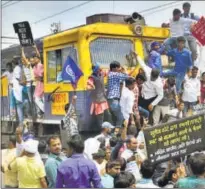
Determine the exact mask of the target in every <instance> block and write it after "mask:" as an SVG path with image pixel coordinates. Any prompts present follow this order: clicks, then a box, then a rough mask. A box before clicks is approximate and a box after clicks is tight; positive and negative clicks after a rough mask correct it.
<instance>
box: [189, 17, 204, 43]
mask: <svg viewBox="0 0 205 189" xmlns="http://www.w3.org/2000/svg"><path fill="white" fill-rule="evenodd" d="M192 35H193V36H194V37H195V38H196V39H198V41H199V42H200V43H201V44H202V45H203V46H204V45H205V18H204V17H201V19H200V20H199V21H198V22H197V23H196V24H195V25H194V26H193V28H192Z"/></svg>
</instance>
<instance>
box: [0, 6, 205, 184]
mask: <svg viewBox="0 0 205 189" xmlns="http://www.w3.org/2000/svg"><path fill="white" fill-rule="evenodd" d="M183 9H184V13H183V14H181V11H180V10H178V9H175V10H174V11H173V19H171V21H170V23H169V24H163V27H167V26H169V27H170V31H171V38H170V39H167V40H166V41H165V42H164V43H163V44H160V43H159V42H153V43H152V44H151V50H150V53H149V57H148V62H147V63H145V62H144V61H143V59H142V58H141V57H140V56H139V55H138V54H137V53H135V52H131V54H130V56H131V57H132V59H133V61H134V62H135V65H136V66H138V65H140V67H141V69H140V70H139V73H138V75H137V76H136V78H133V77H131V76H130V75H131V74H132V73H129V74H127V73H126V69H125V68H123V67H122V66H121V65H120V63H119V62H117V61H113V62H112V63H110V70H109V73H108V75H107V77H108V83H107V86H105V85H104V73H103V71H102V70H101V69H100V67H99V66H98V65H94V66H93V67H92V75H91V76H90V77H89V79H88V82H87V89H88V90H90V91H91V100H92V104H91V108H90V114H92V115H95V118H96V121H97V122H96V125H100V126H101V133H100V134H99V135H97V136H95V137H90V138H88V139H86V140H85V141H84V140H83V139H82V136H81V135H80V134H79V131H78V117H77V115H76V110H75V102H76V100H77V96H73V98H72V102H71V103H70V104H67V105H66V106H65V112H66V115H65V117H64V119H63V120H62V122H63V129H65V130H66V132H67V137H68V143H67V145H68V146H67V147H64V146H62V144H61V139H60V137H59V136H51V137H50V138H49V139H48V141H47V150H48V158H47V159H46V160H45V161H43V160H44V159H43V158H42V156H41V153H40V152H41V151H42V148H44V147H42V145H39V141H38V140H37V139H35V138H34V136H33V135H32V134H30V133H29V132H27V129H26V126H24V127H21V126H19V127H17V129H16V136H11V137H10V140H9V144H8V148H7V149H5V150H3V152H2V159H3V160H2V165H1V171H2V172H3V173H4V186H5V187H7V188H16V187H19V188H47V187H49V188H55V187H56V188H91V187H94V188H160V187H164V188H204V187H205V152H204V151H201V152H198V151H196V152H194V153H192V154H189V155H186V156H183V157H179V158H178V157H177V158H173V159H170V160H169V161H166V162H163V163H158V164H153V163H151V161H150V160H149V158H148V155H147V149H146V142H145V136H144V133H143V131H144V129H145V128H147V127H152V126H156V125H159V124H160V123H163V122H168V121H170V120H173V119H181V118H186V117H188V116H191V115H193V114H194V111H195V109H194V107H195V106H196V105H198V104H205V73H202V75H201V76H200V75H199V74H200V73H199V72H200V70H199V68H198V67H197V66H196V65H195V60H196V58H197V53H196V46H195V44H196V39H195V38H194V37H193V36H192V35H191V28H192V24H193V23H194V22H195V20H199V18H198V17H197V16H196V15H194V14H192V13H191V14H190V12H189V11H190V4H189V3H184V5H183ZM36 53H37V52H36ZM162 54H163V55H167V56H168V57H169V58H170V59H172V60H174V62H175V66H174V68H173V69H172V70H169V71H166V70H164V69H163V66H162V60H161V55H162ZM22 57H23V59H22V63H23V68H21V67H20V66H19V64H18V63H17V62H15V67H14V70H13V79H12V82H11V81H10V80H9V81H10V84H11V85H12V86H11V88H9V89H10V90H11V91H12V92H11V94H12V95H13V96H11V99H12V98H13V97H14V99H15V101H16V104H17V113H18V117H19V120H20V122H22V121H23V119H22V117H21V115H22V106H24V103H25V102H27V104H29V102H30V97H31V96H32V95H33V94H32V91H34V98H35V102H36V104H37V109H38V108H39V110H41V111H43V110H42V109H41V105H39V103H40V101H41V102H43V91H42V88H43V82H42V80H43V79H42V78H43V66H42V64H41V62H40V59H39V56H38V55H35V56H34V57H33V58H30V59H28V58H26V57H25V55H24V53H23V51H22ZM30 63H31V64H30ZM32 67H33V68H32ZM22 70H24V73H25V76H26V81H27V82H26V84H25V83H22V81H21V79H20V78H21V72H23V71H22ZM31 70H33V73H34V77H35V78H36V79H37V83H36V85H34V84H33V82H31V81H32V79H31V78H32V76H31V75H30V74H31ZM8 72H9V73H10V74H11V73H12V69H11V66H10V64H8ZM9 73H8V75H7V76H8V78H10V75H9ZM200 77H201V78H200ZM22 84H24V85H22ZM19 86H21V87H19ZM33 86H35V90H34V89H33V88H34V87H33ZM17 89H18V90H17ZM24 90H26V91H27V94H28V101H25V100H22V99H24V97H23V96H22V95H21V94H23V93H22V91H24ZM29 96H30V97H29ZM38 100H39V101H38ZM30 108H31V107H30ZM11 110H13V104H12V105H11ZM29 111H30V110H28V111H27V112H29ZM204 150H205V149H204Z"/></svg>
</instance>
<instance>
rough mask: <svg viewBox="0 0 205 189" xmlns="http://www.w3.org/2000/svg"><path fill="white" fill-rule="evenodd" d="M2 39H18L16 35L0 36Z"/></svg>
mask: <svg viewBox="0 0 205 189" xmlns="http://www.w3.org/2000/svg"><path fill="white" fill-rule="evenodd" d="M1 38H2V39H18V38H17V37H10V36H1Z"/></svg>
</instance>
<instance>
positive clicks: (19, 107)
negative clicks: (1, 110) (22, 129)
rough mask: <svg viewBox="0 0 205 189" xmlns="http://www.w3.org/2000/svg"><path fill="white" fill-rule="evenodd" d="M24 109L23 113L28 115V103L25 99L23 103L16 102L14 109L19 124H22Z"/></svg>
mask: <svg viewBox="0 0 205 189" xmlns="http://www.w3.org/2000/svg"><path fill="white" fill-rule="evenodd" d="M24 107H25V112H26V113H28V114H29V101H28V100H27V99H25V100H24V101H23V102H20V101H16V109H17V114H18V120H19V122H20V124H22V123H23V121H24Z"/></svg>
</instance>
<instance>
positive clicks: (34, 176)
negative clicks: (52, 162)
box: [8, 140, 47, 188]
mask: <svg viewBox="0 0 205 189" xmlns="http://www.w3.org/2000/svg"><path fill="white" fill-rule="evenodd" d="M38 143H39V142H38V141H37V140H28V141H26V142H25V143H24V153H23V156H22V157H18V158H16V159H15V160H14V161H13V162H11V163H10V165H9V166H8V169H9V170H11V171H12V172H17V174H18V181H19V188H47V183H46V179H45V176H46V173H45V168H44V165H43V162H42V161H40V160H39V159H37V158H35V154H36V153H37V151H38Z"/></svg>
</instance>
